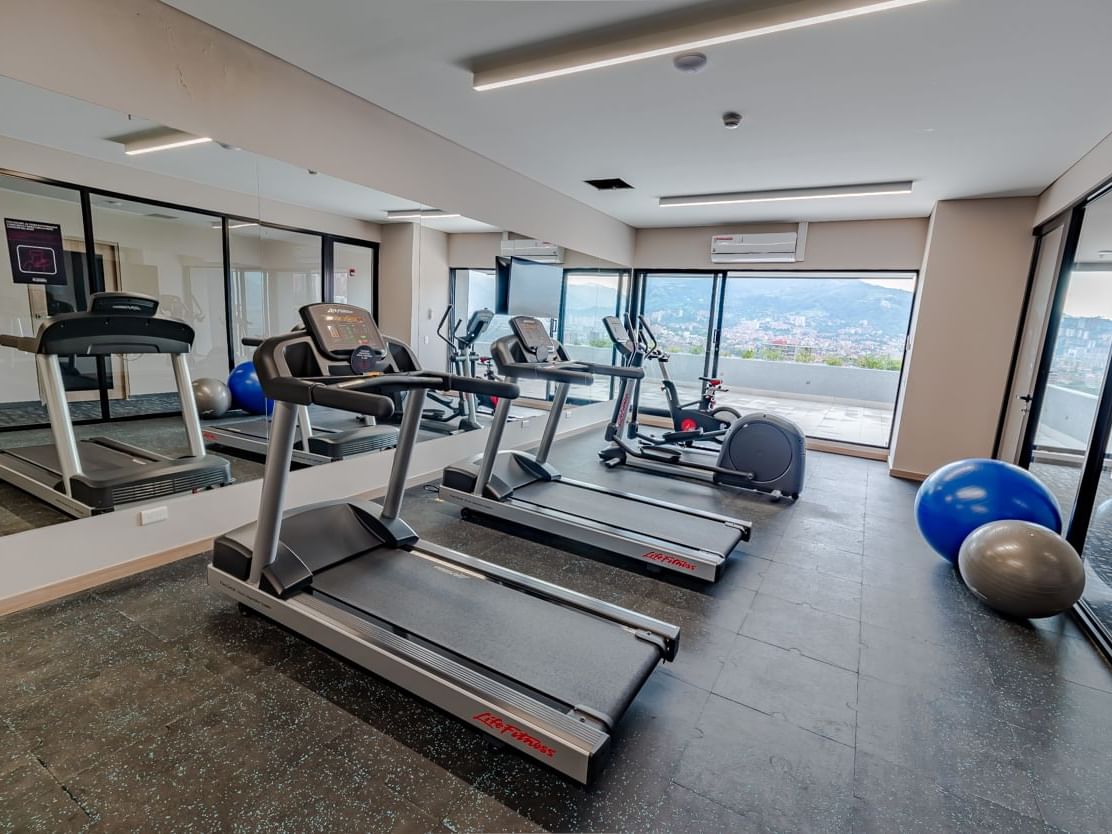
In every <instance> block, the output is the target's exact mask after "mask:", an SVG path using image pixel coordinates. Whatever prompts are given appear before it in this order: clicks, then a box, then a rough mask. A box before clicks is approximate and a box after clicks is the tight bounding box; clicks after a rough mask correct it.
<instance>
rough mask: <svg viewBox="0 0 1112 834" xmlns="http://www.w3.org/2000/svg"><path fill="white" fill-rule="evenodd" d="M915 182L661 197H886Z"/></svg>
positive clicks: (724, 200) (699, 201) (685, 201)
mask: <svg viewBox="0 0 1112 834" xmlns="http://www.w3.org/2000/svg"><path fill="white" fill-rule="evenodd" d="M912 185H913V183H912V181H911V180H907V181H905V182H870V183H864V184H862V185H829V186H824V187H821V188H780V189H776V190H773V191H735V192H733V193H728V194H688V195H686V196H681V197H661V198H660V207H661V208H675V207H678V206H723V205H730V204H733V203H779V202H787V201H789V200H825V199H830V198H833V197H886V196H888V195H891V194H910V193H911V187H912Z"/></svg>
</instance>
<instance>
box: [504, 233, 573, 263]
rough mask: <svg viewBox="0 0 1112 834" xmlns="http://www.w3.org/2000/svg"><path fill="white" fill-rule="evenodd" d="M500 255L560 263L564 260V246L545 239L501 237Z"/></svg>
mask: <svg viewBox="0 0 1112 834" xmlns="http://www.w3.org/2000/svg"><path fill="white" fill-rule="evenodd" d="M501 254H502V257H504V258H528V259H529V260H531V261H538V262H539V263H544V264H562V263H563V262H564V247H563V246H557V245H556V244H555V243H549V242H548V241H546V240H510V239H509V238H503V239H502V252H501Z"/></svg>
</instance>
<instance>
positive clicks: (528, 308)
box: [495, 258, 564, 319]
mask: <svg viewBox="0 0 1112 834" xmlns="http://www.w3.org/2000/svg"><path fill="white" fill-rule="evenodd" d="M497 269H498V278H497V288H496V293H495V296H496V297H495V304H496V306H495V312H497V313H500V314H503V315H510V316H535V317H537V318H542V319H554V318H558V317H559V315H560V296H561V294H562V292H563V286H564V268H563V266H561V265H560V264H543V263H538V262H537V261H530V260H526V259H525V258H498V260H497Z"/></svg>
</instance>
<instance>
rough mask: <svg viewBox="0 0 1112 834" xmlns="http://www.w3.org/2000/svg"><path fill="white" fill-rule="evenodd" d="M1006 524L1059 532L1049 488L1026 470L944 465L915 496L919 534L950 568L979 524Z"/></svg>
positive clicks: (995, 464)
mask: <svg viewBox="0 0 1112 834" xmlns="http://www.w3.org/2000/svg"><path fill="white" fill-rule="evenodd" d="M1010 520H1014V521H1030V522H1032V523H1034V524H1039V525H1042V526H1043V527H1046V528H1048V529H1050V530H1053V531H1054V532H1055V533H1061V532H1062V511H1061V510H1060V509H1059V508H1058V501H1057V499H1055V497H1054V496H1053V495H1052V494H1051V492H1050V490H1048V489H1047V488H1046V487H1045V486H1043V484H1042V482H1041V481H1040V480H1039V479H1038V478H1036V477H1035V476H1034V475H1032V474H1031V473H1030V472H1028V471H1027V470H1026V469H1020V468H1019V467H1018V466H1013V465H1012V464H1010V463H1004V462H1003V461H999V460H991V459H988V458H970V459H969V460H959V461H954V462H953V463H948V464H946V465H945V466H943V467H942V468H940V469H938V470H936V471H934V472H932V473H931V475H930V477H928V478H927V479H926V480H925V481H923V485H922V486H921V487H920V488H919V494H918V495H917V496H916V497H915V521H916V522H917V523H918V525H919V532H921V533H922V534H923V538H925V539H926V540H927V544H929V545H930V546H931V547H932V548H934V550H935V551H937V552H938V554H939V555H940V556H942V557H943V558H945V559H947V560H949V561H950V562H952V563H954V564H957V561H958V553H959V552H960V551H961V544H962V542H963V541H965V537H966V536H968V535H969V534H970V533H972V532H973V531H974V530H976V529H977V528H978V527H980V526H981V525H983V524H988V523H990V522H993V521H1010Z"/></svg>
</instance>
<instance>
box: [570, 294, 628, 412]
mask: <svg viewBox="0 0 1112 834" xmlns="http://www.w3.org/2000/svg"><path fill="white" fill-rule="evenodd" d="M565 284H566V286H565V296H564V320H563V322H562V323H561V324H562V327H563V339H562V341H563V343H564V347H566V348H567V350H568V354H569V355H570V356H571V357H572V358H573V359H582V360H583V361H584V362H597V363H599V364H602V365H609V364H612V363H614V362H615V356H614V354H615V351H614V346H613V343H612V342H611V341H610V337H609V336H607V334H606V328H605V327H604V326H603V324H602V320H603V318H605V317H606V316H612V315H614V314H615V313H616V312H617V310H618V296H619V294H620V293H621V287H622V276H621V274H620V273H617V272H609V273H603V272H579V273H576V272H568V273H567V274H566V275H565ZM610 392H611V382H610V378H609V377H602V376H600V377H596V379H595V384H594V385H592V386H591V388H590V390H587V389H583V388H573V389H572V396H574V397H575V398H576V399H589V400H593V401H600V400H608V399H610V396H611V393H610Z"/></svg>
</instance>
